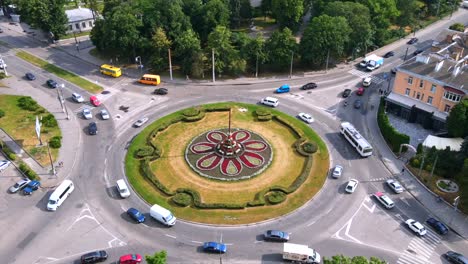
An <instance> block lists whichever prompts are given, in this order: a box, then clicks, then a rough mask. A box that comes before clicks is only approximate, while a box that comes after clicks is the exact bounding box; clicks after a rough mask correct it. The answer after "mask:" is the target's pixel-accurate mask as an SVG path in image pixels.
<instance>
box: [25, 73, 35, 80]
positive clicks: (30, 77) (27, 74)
mask: <svg viewBox="0 0 468 264" xmlns="http://www.w3.org/2000/svg"><path fill="white" fill-rule="evenodd" d="M25 77H26V79H28V80H30V81H34V80H36V76H34V74H32V73H30V72H28V73H26V74H25Z"/></svg>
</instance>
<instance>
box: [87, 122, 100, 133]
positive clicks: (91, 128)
mask: <svg viewBox="0 0 468 264" xmlns="http://www.w3.org/2000/svg"><path fill="white" fill-rule="evenodd" d="M88 133H89V134H90V135H97V133H98V129H97V124H96V122H91V123H89V126H88Z"/></svg>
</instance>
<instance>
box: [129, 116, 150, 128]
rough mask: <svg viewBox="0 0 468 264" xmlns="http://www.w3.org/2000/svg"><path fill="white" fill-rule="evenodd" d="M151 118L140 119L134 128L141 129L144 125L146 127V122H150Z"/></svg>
mask: <svg viewBox="0 0 468 264" xmlns="http://www.w3.org/2000/svg"><path fill="white" fill-rule="evenodd" d="M148 120H149V118H148V117H142V118H140V119H138V120H137V121H136V122H135V123H134V124H133V126H134V127H141V126H142V125H144V124H145V123H146V122H148Z"/></svg>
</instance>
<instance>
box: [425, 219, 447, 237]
mask: <svg viewBox="0 0 468 264" xmlns="http://www.w3.org/2000/svg"><path fill="white" fill-rule="evenodd" d="M426 224H428V225H429V226H430V227H432V228H434V229H435V231H437V233H439V234H441V235H445V234H447V233H448V231H449V229H448V227H447V226H446V225H445V224H444V223H442V222H441V221H439V220H436V219H435V218H432V217H431V218H428V219H427V220H426Z"/></svg>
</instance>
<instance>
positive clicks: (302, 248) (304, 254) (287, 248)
mask: <svg viewBox="0 0 468 264" xmlns="http://www.w3.org/2000/svg"><path fill="white" fill-rule="evenodd" d="M283 245H284V249H283V259H284V260H290V261H294V262H299V263H313V264H318V263H320V255H319V253H317V251H315V250H313V249H311V248H309V247H308V246H307V245H299V244H293V243H284V244H283Z"/></svg>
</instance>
